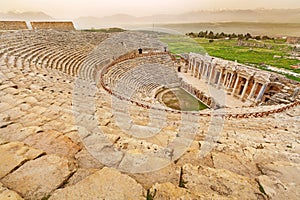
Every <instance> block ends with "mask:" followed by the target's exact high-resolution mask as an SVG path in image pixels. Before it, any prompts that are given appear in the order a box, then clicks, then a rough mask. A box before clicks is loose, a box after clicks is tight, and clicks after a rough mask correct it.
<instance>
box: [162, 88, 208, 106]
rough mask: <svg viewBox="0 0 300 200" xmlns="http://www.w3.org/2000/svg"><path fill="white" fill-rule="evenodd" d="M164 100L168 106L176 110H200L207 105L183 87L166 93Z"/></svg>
mask: <svg viewBox="0 0 300 200" xmlns="http://www.w3.org/2000/svg"><path fill="white" fill-rule="evenodd" d="M162 100H163V102H164V104H165V105H166V106H168V107H169V108H173V109H176V110H183V111H198V110H203V109H206V108H207V106H206V105H204V104H203V103H202V102H201V101H199V100H198V99H196V98H195V97H194V96H192V95H191V94H189V93H188V92H186V91H185V90H184V89H182V88H177V89H174V90H172V91H169V92H167V93H165V94H164V95H163V96H162Z"/></svg>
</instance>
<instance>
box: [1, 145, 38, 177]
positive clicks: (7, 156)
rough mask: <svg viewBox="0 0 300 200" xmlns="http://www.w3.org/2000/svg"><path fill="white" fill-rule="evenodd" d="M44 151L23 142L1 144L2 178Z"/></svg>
mask: <svg viewBox="0 0 300 200" xmlns="http://www.w3.org/2000/svg"><path fill="white" fill-rule="evenodd" d="M43 153H44V152H43V151H41V150H37V149H34V148H31V147H28V146H26V145H25V144H24V143H22V142H11V143H7V144H3V145H0V161H1V162H0V178H2V177H4V176H5V175H6V174H8V173H9V172H11V171H12V170H13V169H15V168H17V167H19V166H20V165H22V164H23V163H24V162H26V161H27V160H31V159H34V158H36V157H38V156H40V155H41V154H43Z"/></svg>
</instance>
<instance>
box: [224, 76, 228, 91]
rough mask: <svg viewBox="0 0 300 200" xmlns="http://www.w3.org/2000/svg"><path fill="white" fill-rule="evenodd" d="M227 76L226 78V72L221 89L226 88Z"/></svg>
mask: <svg viewBox="0 0 300 200" xmlns="http://www.w3.org/2000/svg"><path fill="white" fill-rule="evenodd" d="M227 76H228V72H226V73H225V78H224V81H223V87H224V88H225V87H226V82H227Z"/></svg>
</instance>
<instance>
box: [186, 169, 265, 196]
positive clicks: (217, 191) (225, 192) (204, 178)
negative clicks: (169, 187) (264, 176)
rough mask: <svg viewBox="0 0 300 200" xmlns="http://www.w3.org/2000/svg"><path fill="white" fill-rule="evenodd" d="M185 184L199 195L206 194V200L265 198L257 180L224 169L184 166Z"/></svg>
mask: <svg viewBox="0 0 300 200" xmlns="http://www.w3.org/2000/svg"><path fill="white" fill-rule="evenodd" d="M182 178H183V184H184V186H185V187H186V188H187V189H188V190H189V191H191V192H193V193H195V194H197V195H201V194H202V195H203V194H206V198H216V197H226V198H229V199H258V197H262V198H263V194H262V193H261V192H260V191H259V186H258V184H257V183H256V181H255V180H252V179H250V178H247V177H244V176H241V175H238V174H235V173H232V172H230V171H228V170H224V169H214V168H209V167H205V166H198V167H196V166H192V165H190V164H187V165H184V166H183V174H182Z"/></svg>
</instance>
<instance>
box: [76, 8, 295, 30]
mask: <svg viewBox="0 0 300 200" xmlns="http://www.w3.org/2000/svg"><path fill="white" fill-rule="evenodd" d="M74 21H75V23H76V25H77V26H78V27H80V28H91V27H94V28H98V27H103V26H104V27H105V26H109V25H114V26H117V25H124V24H152V23H155V24H157V23H160V24H162V23H196V22H272V23H300V8H298V9H255V10H217V11H196V12H189V13H183V14H179V15H153V16H145V17H135V16H131V15H125V14H118V15H112V16H106V17H102V18H99V17H80V18H78V19H75V20H74Z"/></svg>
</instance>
